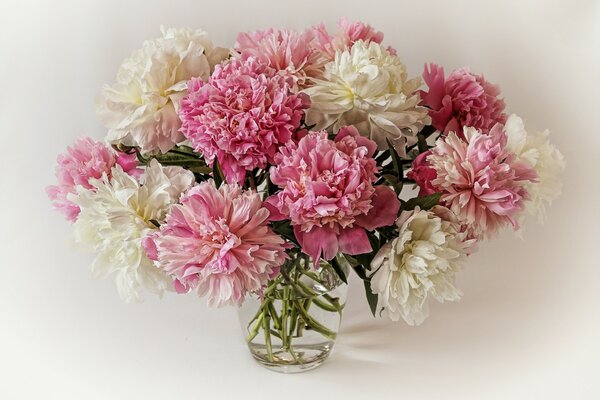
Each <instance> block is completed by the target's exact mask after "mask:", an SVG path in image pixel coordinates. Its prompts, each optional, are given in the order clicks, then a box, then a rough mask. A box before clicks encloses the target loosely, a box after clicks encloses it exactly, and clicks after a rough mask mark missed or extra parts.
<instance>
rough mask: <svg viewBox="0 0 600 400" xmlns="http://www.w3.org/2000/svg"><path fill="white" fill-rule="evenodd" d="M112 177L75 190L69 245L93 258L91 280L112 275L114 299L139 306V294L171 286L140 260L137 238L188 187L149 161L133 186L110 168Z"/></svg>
mask: <svg viewBox="0 0 600 400" xmlns="http://www.w3.org/2000/svg"><path fill="white" fill-rule="evenodd" d="M111 174H112V177H111V178H110V179H109V178H108V177H107V175H106V174H104V176H103V177H102V179H91V180H90V183H91V184H92V185H93V187H94V188H93V189H92V190H87V189H84V188H83V187H80V188H79V190H78V193H77V195H72V196H71V197H70V198H69V199H70V200H72V201H73V202H74V203H76V204H77V205H78V206H79V207H80V208H81V213H80V214H79V217H78V218H77V221H76V222H75V224H74V228H75V240H76V241H77V242H79V243H83V244H85V245H87V246H88V247H89V248H91V249H92V250H94V251H96V252H97V253H98V255H97V257H96V259H95V260H94V262H93V264H92V272H93V274H94V276H95V277H105V276H107V275H109V274H111V273H113V272H114V273H116V281H117V288H118V290H119V294H120V296H121V297H122V298H123V299H124V300H125V301H127V302H139V301H141V297H140V293H139V292H140V289H141V288H145V289H147V290H149V291H150V292H153V293H156V294H158V295H162V293H163V291H164V290H166V289H169V288H171V287H172V285H173V283H172V280H171V279H170V278H168V277H167V276H166V275H165V274H164V273H163V272H162V271H161V270H159V269H158V268H156V267H155V266H154V264H153V262H152V261H150V260H149V259H148V257H147V256H146V254H145V252H144V249H143V247H142V239H143V238H144V237H145V236H146V235H148V234H149V233H151V232H152V231H153V230H155V229H156V226H155V225H154V224H153V223H152V222H151V220H156V221H162V220H164V218H165V217H166V214H167V211H168V210H169V207H170V206H171V205H172V204H173V203H175V202H177V201H178V200H179V197H180V196H181V194H182V193H183V192H184V191H185V190H186V189H188V188H189V187H190V186H191V185H192V183H193V182H194V175H193V174H192V173H191V172H189V171H186V170H184V169H183V168H180V167H162V166H161V165H160V164H159V163H158V162H157V161H156V160H152V161H151V163H150V164H149V166H148V167H147V168H146V171H145V173H144V175H143V177H142V178H141V183H139V182H138V181H137V180H136V179H135V178H134V177H132V176H130V175H128V174H126V173H125V172H123V170H122V169H121V167H120V166H118V165H117V166H115V167H113V169H112V171H111Z"/></svg>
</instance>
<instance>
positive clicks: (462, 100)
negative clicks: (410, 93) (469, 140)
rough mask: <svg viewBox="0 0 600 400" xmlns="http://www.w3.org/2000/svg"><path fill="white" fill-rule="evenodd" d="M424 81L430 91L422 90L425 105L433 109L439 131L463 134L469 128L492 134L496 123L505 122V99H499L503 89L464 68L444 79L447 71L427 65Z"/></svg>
mask: <svg viewBox="0 0 600 400" xmlns="http://www.w3.org/2000/svg"><path fill="white" fill-rule="evenodd" d="M423 80H424V81H425V83H426V84H427V86H429V91H428V92H425V91H420V94H421V99H422V102H421V104H422V105H425V106H427V107H429V108H430V110H429V116H430V117H431V120H432V125H433V127H434V128H435V129H437V130H439V131H442V132H444V133H446V134H447V133H448V132H456V133H457V135H459V136H460V135H462V129H463V127H465V126H472V127H474V128H476V129H478V130H479V131H481V132H483V133H488V132H489V131H490V129H491V128H492V127H493V126H494V125H495V124H496V123H502V124H503V123H505V122H506V114H505V113H504V100H502V99H500V98H498V96H499V95H500V88H499V87H498V86H497V85H493V84H491V83H489V82H488V81H486V80H485V79H484V78H483V76H481V75H475V74H473V73H471V72H469V69H468V68H460V69H457V70H455V71H454V72H452V73H451V74H450V75H449V76H448V78H447V79H446V78H444V68H442V67H440V66H437V65H436V64H430V65H429V68H428V66H427V65H425V69H424V71H423Z"/></svg>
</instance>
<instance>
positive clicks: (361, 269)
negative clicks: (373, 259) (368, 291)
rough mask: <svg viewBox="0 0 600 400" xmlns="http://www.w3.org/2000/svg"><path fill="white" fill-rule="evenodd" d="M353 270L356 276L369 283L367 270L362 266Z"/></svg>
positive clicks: (354, 266) (357, 266)
mask: <svg viewBox="0 0 600 400" xmlns="http://www.w3.org/2000/svg"><path fill="white" fill-rule="evenodd" d="M352 269H353V270H354V272H356V275H358V277H359V278H360V279H362V280H363V281H368V280H369V277H368V276H367V271H366V270H365V267H363V266H362V265H360V264H359V265H353V266H352Z"/></svg>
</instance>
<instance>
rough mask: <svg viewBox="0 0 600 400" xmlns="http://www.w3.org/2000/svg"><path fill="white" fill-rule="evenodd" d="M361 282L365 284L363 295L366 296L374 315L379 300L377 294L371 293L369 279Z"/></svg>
mask: <svg viewBox="0 0 600 400" xmlns="http://www.w3.org/2000/svg"><path fill="white" fill-rule="evenodd" d="M363 284H364V285H365V295H366V296H367V303H369V308H370V309H371V313H372V314H373V316H374V317H375V316H376V313H377V301H378V300H379V296H378V295H376V294H375V293H373V291H372V290H371V281H370V280H366V281H363Z"/></svg>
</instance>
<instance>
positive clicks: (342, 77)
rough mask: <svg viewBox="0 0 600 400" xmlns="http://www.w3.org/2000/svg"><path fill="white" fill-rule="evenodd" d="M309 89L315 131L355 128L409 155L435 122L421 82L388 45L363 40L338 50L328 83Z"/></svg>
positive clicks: (327, 70) (329, 68)
mask: <svg viewBox="0 0 600 400" xmlns="http://www.w3.org/2000/svg"><path fill="white" fill-rule="evenodd" d="M314 81H315V85H314V86H312V87H310V88H308V89H306V90H305V92H306V93H307V94H308V95H310V99H311V104H312V105H311V108H310V109H309V110H308V112H307V117H306V118H307V123H308V124H309V125H313V124H314V125H316V126H315V128H314V129H315V130H321V129H333V131H337V130H338V129H339V128H340V127H341V126H344V125H354V126H355V127H356V128H358V130H359V131H360V133H361V135H363V136H367V137H369V138H370V139H371V140H373V141H375V142H376V143H377V146H378V148H379V149H380V150H386V149H387V148H388V145H387V142H386V139H389V140H390V141H391V142H392V143H393V144H394V146H395V147H396V150H397V151H398V152H399V153H401V154H402V155H404V154H405V145H406V143H407V141H408V143H409V144H412V143H415V142H416V135H417V133H418V131H419V130H420V129H421V128H422V127H423V126H424V125H426V124H429V123H430V122H431V119H430V118H429V116H428V114H427V109H426V108H424V107H420V106H419V105H418V104H419V101H420V97H419V94H418V93H417V92H416V91H417V89H418V88H419V86H421V80H420V79H419V78H415V79H408V78H407V72H406V66H405V65H404V64H402V62H401V61H400V59H399V58H398V57H397V56H395V55H392V54H390V53H389V51H388V50H386V49H385V48H384V47H383V46H381V45H379V44H377V43H375V42H371V43H370V44H366V43H365V42H363V41H362V40H359V41H357V42H356V43H354V45H353V46H352V48H350V50H346V51H343V52H340V51H338V52H337V53H336V55H335V59H334V61H332V62H330V63H328V64H327V65H326V66H325V75H324V79H322V80H320V79H315V80H314Z"/></svg>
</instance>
